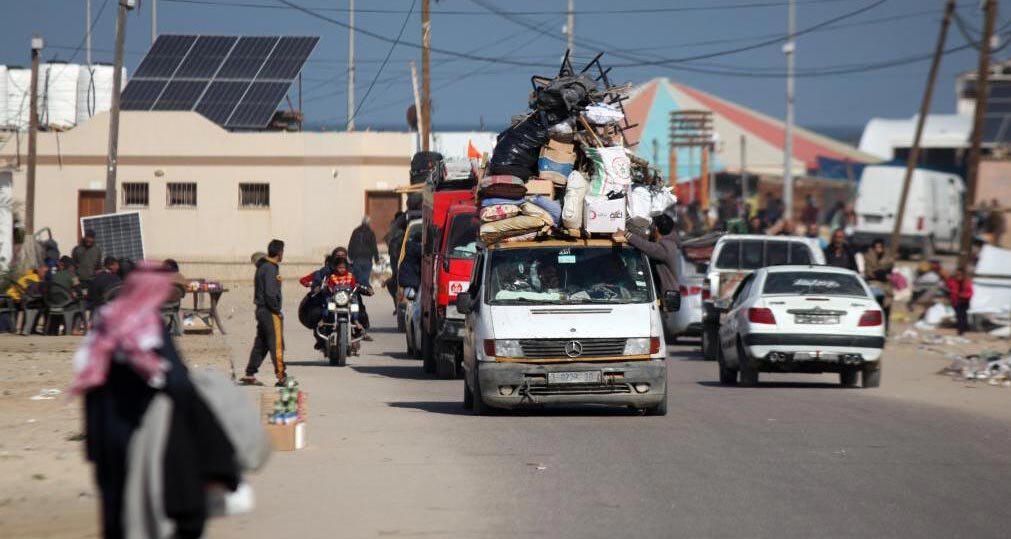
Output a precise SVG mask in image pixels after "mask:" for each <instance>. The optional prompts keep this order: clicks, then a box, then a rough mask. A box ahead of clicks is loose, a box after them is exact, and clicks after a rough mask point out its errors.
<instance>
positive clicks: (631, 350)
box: [625, 337, 650, 356]
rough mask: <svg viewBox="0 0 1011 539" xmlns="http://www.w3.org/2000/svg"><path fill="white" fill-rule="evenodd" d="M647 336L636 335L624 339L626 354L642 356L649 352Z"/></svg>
mask: <svg viewBox="0 0 1011 539" xmlns="http://www.w3.org/2000/svg"><path fill="white" fill-rule="evenodd" d="M649 341H650V338H649V337H636V338H633V339H626V340H625V355H626V356H644V355H646V354H649V352H650V350H649V344H650V343H649Z"/></svg>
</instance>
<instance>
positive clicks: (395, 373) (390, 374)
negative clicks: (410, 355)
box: [351, 363, 435, 380]
mask: <svg viewBox="0 0 1011 539" xmlns="http://www.w3.org/2000/svg"><path fill="white" fill-rule="evenodd" d="M351 368H352V369H354V370H355V371H356V372H360V373H362V374H377V375H379V376H385V377H387V378H399V379H401V380H434V379H435V378H434V377H433V376H432V375H430V374H426V373H425V371H423V370H421V364H420V363H419V364H417V365H404V366H400V365H389V366H381V367H365V366H362V367H351Z"/></svg>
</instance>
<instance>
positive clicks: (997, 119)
mask: <svg viewBox="0 0 1011 539" xmlns="http://www.w3.org/2000/svg"><path fill="white" fill-rule="evenodd" d="M1006 119H1007V117H1006V116H987V117H986V118H984V119H983V142H996V141H998V140H1000V137H1001V135H1002V134H1003V133H1004V129H1003V128H1004V123H1005V120H1006Z"/></svg>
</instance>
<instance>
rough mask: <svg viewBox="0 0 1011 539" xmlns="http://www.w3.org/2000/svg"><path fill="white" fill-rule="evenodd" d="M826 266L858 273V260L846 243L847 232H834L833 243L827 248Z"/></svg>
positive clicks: (837, 230)
mask: <svg viewBox="0 0 1011 539" xmlns="http://www.w3.org/2000/svg"><path fill="white" fill-rule="evenodd" d="M825 265H826V266H835V267H837V268H845V269H848V270H853V271H857V258H856V256H855V255H854V254H853V249H851V248H850V246H849V244H848V243H846V232H845V231H843V229H841V228H837V229H835V231H834V232H832V243H831V244H829V246H828V247H826V248H825Z"/></svg>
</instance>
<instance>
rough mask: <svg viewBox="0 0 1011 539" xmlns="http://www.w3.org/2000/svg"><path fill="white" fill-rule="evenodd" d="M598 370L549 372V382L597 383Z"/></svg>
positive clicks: (599, 377)
mask: <svg viewBox="0 0 1011 539" xmlns="http://www.w3.org/2000/svg"><path fill="white" fill-rule="evenodd" d="M600 380H601V374H600V371H579V372H549V373H548V383H549V384H599V383H600Z"/></svg>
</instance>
